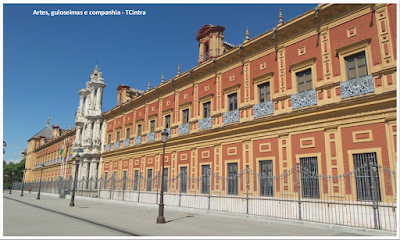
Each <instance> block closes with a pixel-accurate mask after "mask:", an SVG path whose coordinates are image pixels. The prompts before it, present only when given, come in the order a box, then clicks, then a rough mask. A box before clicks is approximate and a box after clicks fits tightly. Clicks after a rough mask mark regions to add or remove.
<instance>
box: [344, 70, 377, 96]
mask: <svg viewBox="0 0 400 240" xmlns="http://www.w3.org/2000/svg"><path fill="white" fill-rule="evenodd" d="M373 92H375V86H374V79H373V77H372V75H367V76H363V77H359V78H354V79H350V80H347V81H345V82H341V83H340V95H341V96H342V99H343V98H349V97H354V96H358V95H362V94H367V93H373Z"/></svg>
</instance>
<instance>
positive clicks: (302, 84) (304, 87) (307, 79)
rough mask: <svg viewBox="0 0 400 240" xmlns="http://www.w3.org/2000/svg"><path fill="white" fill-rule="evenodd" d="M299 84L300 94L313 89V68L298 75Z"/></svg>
mask: <svg viewBox="0 0 400 240" xmlns="http://www.w3.org/2000/svg"><path fill="white" fill-rule="evenodd" d="M296 77H297V84H298V89H299V92H305V91H308V90H311V89H313V86H312V76H311V68H309V69H307V70H304V71H301V72H298V73H296Z"/></svg>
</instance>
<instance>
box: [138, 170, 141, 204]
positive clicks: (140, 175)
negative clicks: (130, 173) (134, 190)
mask: <svg viewBox="0 0 400 240" xmlns="http://www.w3.org/2000/svg"><path fill="white" fill-rule="evenodd" d="M141 176H142V173H139V176H138V181H139V192H138V195H137V201H138V202H139V198H140V178H141Z"/></svg>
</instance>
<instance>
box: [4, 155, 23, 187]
mask: <svg viewBox="0 0 400 240" xmlns="http://www.w3.org/2000/svg"><path fill="white" fill-rule="evenodd" d="M24 169H25V158H24V159H22V160H21V161H20V162H19V163H13V162H9V163H7V162H6V161H4V160H3V186H4V187H5V188H9V187H10V186H11V177H12V173H14V176H13V181H19V182H20V181H22V177H23V174H24V173H23V170H24Z"/></svg>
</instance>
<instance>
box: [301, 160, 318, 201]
mask: <svg viewBox="0 0 400 240" xmlns="http://www.w3.org/2000/svg"><path fill="white" fill-rule="evenodd" d="M300 165H301V186H302V194H303V197H304V198H319V185H318V158H317V157H308V158H300Z"/></svg>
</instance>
